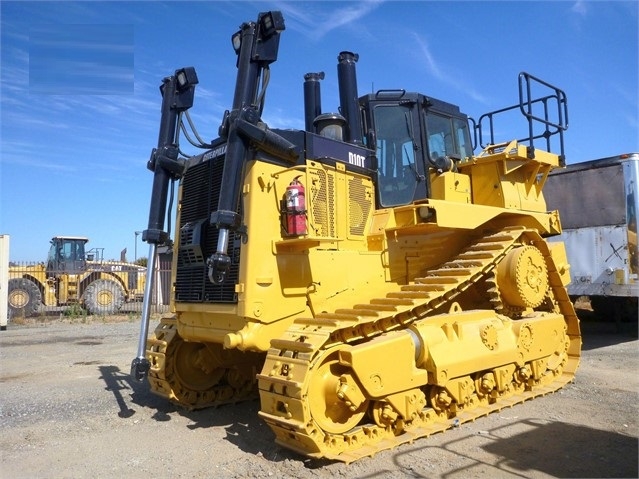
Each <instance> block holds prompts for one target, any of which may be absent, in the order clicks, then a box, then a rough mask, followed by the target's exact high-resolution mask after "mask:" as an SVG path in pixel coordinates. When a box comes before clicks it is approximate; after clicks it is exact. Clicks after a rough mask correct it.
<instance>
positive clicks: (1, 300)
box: [0, 234, 9, 331]
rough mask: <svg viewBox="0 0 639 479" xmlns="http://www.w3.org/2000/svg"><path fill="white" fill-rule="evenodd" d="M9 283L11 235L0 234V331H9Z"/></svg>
mask: <svg viewBox="0 0 639 479" xmlns="http://www.w3.org/2000/svg"><path fill="white" fill-rule="evenodd" d="M8 283H9V235H3V234H0V331H5V330H6V329H7V322H8V316H7V315H8V311H9V309H8V307H9V304H8V294H9V293H8Z"/></svg>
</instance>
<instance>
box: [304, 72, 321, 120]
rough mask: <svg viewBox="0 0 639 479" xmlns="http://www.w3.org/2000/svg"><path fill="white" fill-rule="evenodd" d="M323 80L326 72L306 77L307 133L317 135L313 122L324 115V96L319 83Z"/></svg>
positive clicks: (309, 74)
mask: <svg viewBox="0 0 639 479" xmlns="http://www.w3.org/2000/svg"><path fill="white" fill-rule="evenodd" d="M323 79H324V72H319V73H307V74H306V75H304V122H305V129H306V131H308V132H311V133H317V131H316V128H315V126H314V125H313V121H314V120H315V118H317V117H318V116H320V115H321V114H322V94H321V92H320V83H319V82H320V80H323Z"/></svg>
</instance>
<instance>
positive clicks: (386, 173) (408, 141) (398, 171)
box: [374, 104, 419, 206]
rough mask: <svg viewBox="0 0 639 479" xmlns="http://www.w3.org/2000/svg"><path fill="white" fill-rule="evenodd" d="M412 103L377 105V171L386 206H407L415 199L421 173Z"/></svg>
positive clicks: (375, 112)
mask: <svg viewBox="0 0 639 479" xmlns="http://www.w3.org/2000/svg"><path fill="white" fill-rule="evenodd" d="M412 111H413V108H412V105H396V104H395V105H378V106H376V107H375V110H374V115H375V132H376V138H377V161H378V164H377V171H378V178H379V186H380V188H379V191H380V203H381V204H382V206H396V205H405V204H408V203H410V202H411V201H412V200H413V196H414V194H415V188H416V186H417V181H418V178H419V175H418V173H417V170H416V167H415V146H416V145H415V139H414V131H415V130H416V129H415V128H414V127H413V120H412V118H413V115H412Z"/></svg>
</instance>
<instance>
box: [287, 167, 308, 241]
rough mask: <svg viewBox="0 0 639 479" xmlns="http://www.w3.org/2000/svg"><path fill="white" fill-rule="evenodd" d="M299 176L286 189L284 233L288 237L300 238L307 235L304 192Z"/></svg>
mask: <svg viewBox="0 0 639 479" xmlns="http://www.w3.org/2000/svg"><path fill="white" fill-rule="evenodd" d="M300 178H301V175H300V176H296V177H295V178H293V181H291V183H290V184H289V185H288V186H287V187H286V193H285V196H286V232H287V234H288V235H289V236H300V235H305V234H306V233H307V231H308V230H307V228H306V191H305V189H304V185H303V184H302V182H301V181H300V180H299V179H300Z"/></svg>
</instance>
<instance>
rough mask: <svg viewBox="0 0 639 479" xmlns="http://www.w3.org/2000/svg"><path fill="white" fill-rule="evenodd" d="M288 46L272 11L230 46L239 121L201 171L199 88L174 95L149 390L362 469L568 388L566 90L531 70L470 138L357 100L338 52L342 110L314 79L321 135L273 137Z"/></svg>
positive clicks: (189, 81)
mask: <svg viewBox="0 0 639 479" xmlns="http://www.w3.org/2000/svg"><path fill="white" fill-rule="evenodd" d="M283 30H284V20H283V18H282V15H281V14H280V13H279V12H266V13H261V14H260V15H259V16H258V19H257V21H255V22H247V23H244V24H243V25H242V26H241V27H240V30H239V31H238V32H237V33H236V34H235V35H233V37H232V40H233V42H232V43H233V46H234V48H235V49H236V52H237V54H238V60H237V68H238V71H237V84H236V89H235V95H234V100H233V105H232V108H231V110H229V111H227V113H226V115H225V117H224V120H223V123H222V125H221V127H220V131H219V138H218V139H216V140H214V141H213V142H211V143H209V144H204V143H203V142H202V141H201V140H200V144H198V145H197V146H201V147H203V148H204V149H205V150H206V151H205V152H204V153H202V154H198V155H194V156H190V157H189V156H186V155H184V154H182V153H181V151H180V145H179V142H178V137H179V132H180V131H184V132H186V131H187V129H186V128H185V126H186V123H184V124H183V119H184V118H186V119H187V120H188V123H189V124H191V126H192V122H191V121H190V119H189V117H188V109H189V108H190V107H191V106H192V104H193V98H194V90H195V85H196V84H197V83H198V78H197V75H196V74H195V70H194V69H193V68H192V67H188V68H182V69H179V70H176V71H175V73H174V74H173V75H171V76H169V77H167V78H165V79H164V81H163V84H162V87H161V91H162V97H163V100H162V119H161V127H160V134H159V139H158V146H157V148H155V149H154V150H153V152H152V155H151V159H150V161H149V168H150V169H151V170H152V171H153V172H154V183H153V196H152V201H151V208H150V214H149V226H148V229H147V230H145V231H144V233H143V238H144V239H145V241H147V242H148V243H149V245H150V251H149V258H150V259H149V266H148V267H149V268H153V267H154V266H153V262H154V261H155V256H156V249H157V246H158V245H160V244H164V243H167V242H171V241H173V251H174V255H173V257H174V265H173V282H172V284H173V291H172V308H173V313H172V314H171V315H169V316H167V317H164V318H162V319H161V321H160V324H159V325H158V327H157V328H156V330H155V332H154V333H153V334H152V336H151V337H150V338H149V339H148V340H147V333H148V324H149V323H148V311H149V309H148V306H147V305H148V303H149V301H148V297H149V294H147V295H146V299H145V303H144V305H145V306H144V307H143V317H142V323H141V331H140V333H141V334H140V342H139V344H138V354H137V357H136V358H135V359H134V360H133V363H132V365H131V373H132V375H133V376H134V377H135V378H136V379H138V380H142V379H143V378H145V377H146V376H147V375H148V380H149V382H150V386H151V389H152V391H153V392H155V393H157V394H159V395H161V396H164V397H166V398H167V399H169V400H171V401H173V402H175V403H177V404H180V405H183V406H185V407H187V408H202V407H207V406H215V405H219V404H224V403H233V402H236V401H238V400H242V399H246V398H252V397H256V396H257V395H258V393H259V397H260V400H261V411H260V416H261V417H262V418H263V420H264V421H266V423H267V424H268V425H269V426H270V427H271V428H272V430H273V431H274V433H275V436H276V440H277V442H278V443H279V444H281V445H282V446H284V447H287V448H290V449H292V450H295V451H297V452H299V453H301V454H304V455H307V456H311V457H324V458H330V459H334V460H340V461H345V462H351V461H353V460H356V459H358V458H360V457H363V456H369V455H372V454H374V453H375V452H377V451H379V450H382V449H387V448H392V447H395V446H397V445H399V444H401V443H404V442H408V441H413V440H415V439H416V438H419V437H423V436H428V435H430V434H432V433H434V432H437V431H443V430H445V429H447V428H449V427H451V426H452V425H453V424H454V423H459V422H464V421H469V420H473V419H475V418H477V417H480V416H484V415H487V414H489V413H490V412H492V411H497V410H500V409H502V408H504V407H508V406H511V405H513V404H515V403H520V402H523V401H525V400H528V399H530V398H533V397H535V396H539V395H544V394H547V393H549V392H551V391H554V390H557V389H558V388H560V387H562V386H563V385H565V384H566V383H568V382H570V381H571V380H572V379H573V377H574V374H575V371H576V369H577V366H578V363H579V355H580V349H581V339H580V332H579V324H578V319H577V317H576V315H575V311H574V309H573V305H572V304H571V302H570V299H569V297H568V294H567V293H566V284H567V283H568V281H569V276H570V275H569V265H568V262H567V260H566V254H565V249H564V247H563V244H562V243H552V244H550V243H548V242H547V241H546V239H545V238H546V237H548V236H552V235H557V234H559V233H560V232H561V225H560V221H559V216H558V213H557V212H556V211H551V212H548V211H547V210H546V204H545V202H544V199H543V195H542V188H543V185H544V182H545V181H546V178H547V175H548V173H549V172H550V171H551V170H552V169H553V168H556V167H560V166H563V164H564V152H563V150H564V146H563V132H564V130H565V128H566V127H567V103H566V97H565V94H564V93H563V91H561V90H559V89H557V88H555V87H554V86H552V85H550V84H548V83H546V82H543V81H541V80H539V79H537V78H535V77H533V76H532V75H529V74H526V73H522V74H520V77H519V82H520V83H519V86H520V99H519V103H518V104H516V105H515V106H513V107H510V108H505V109H503V110H499V111H497V112H493V113H489V114H486V115H483V116H482V117H481V118H480V119H479V120H478V121H477V122H475V121H474V120H469V118H468V117H467V116H466V115H464V114H463V113H461V112H460V110H459V108H458V107H456V106H454V105H451V104H449V103H446V102H443V101H440V100H437V99H434V98H430V97H427V96H424V95H422V94H418V93H409V92H406V91H404V90H383V91H379V92H377V93H373V94H368V95H364V96H361V97H358V93H357V82H356V72H355V66H356V62H357V60H358V56H357V55H356V54H354V53H351V52H342V53H340V54H339V56H338V65H337V73H338V80H339V98H340V114H332V113H325V112H322V108H321V94H320V80H321V79H322V78H323V77H324V74H323V73H308V74H306V75H305V77H304V78H305V82H304V103H305V130H303V131H298V130H279V129H270V128H268V127H267V125H266V124H265V123H264V122H262V121H261V114H262V109H263V107H264V89H265V87H266V85H267V84H268V79H269V66H270V64H271V63H273V62H274V61H275V60H276V59H277V52H278V45H279V39H280V34H281V32H282V31H283ZM540 89H541V91H544V92H547V94H542V95H541V96H539V97H536V96H535V97H534V98H533V96H532V95H531V91H533V90H534V91H539V90H540ZM518 111H521V113H522V114H523V117H524V119H525V121H524V122H523V123H526V124H527V126H528V127H529V128H528V129H529V132H528V135H525V137H524V138H522V139H519V140H513V141H509V142H505V143H497V142H496V141H495V139H494V137H493V131H494V130H495V128H494V120H495V117H496V116H499V114H501V113H504V112H511V113H512V112H518ZM517 115H519V113H517ZM482 126H483V128H482ZM537 127H540V128H541V130H542V131H540V132H537V130H536V128H537ZM193 133H195V135H194V136H195V137H196V138H197V139H200V138H201V137H200V136H199V135H198V134H197V132H196V131H195V130H193ZM488 133H489V134H488ZM488 136H489V137H490V141H487V142H486V144H485V145H483V141H484V137H488ZM187 138H192V136H191V135H187ZM551 139H552V141H553V144H556V143H560V148H561V153H560V154H553V153H551V152H550V143H551ZM535 140H538V141H543V142H545V143H546V145H547V148H546V150H547V151H542V150H541V149H536V148H535V146H534V141H535ZM474 142H475V143H477V144H478V147H477V149H478V150H479V149H481V151H480V152H479V153H478V154H476V155H475V154H473V151H474V150H475V148H473V143H474ZM194 143H197V142H194ZM177 180H179V190H178V207H177V224H176V232H175V235H174V238H172V235H171V234H170V231H169V232H166V231H164V223H165V216H166V214H167V213H166V209H167V203H168V199H169V197H170V193H171V192H172V191H173V190H172V188H170V185H171V183H172V182H175V181H177ZM169 214H170V213H169ZM149 278H151V276H149ZM146 287H147V290H148V289H149V288H150V287H151V281H147V284H146Z"/></svg>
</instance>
